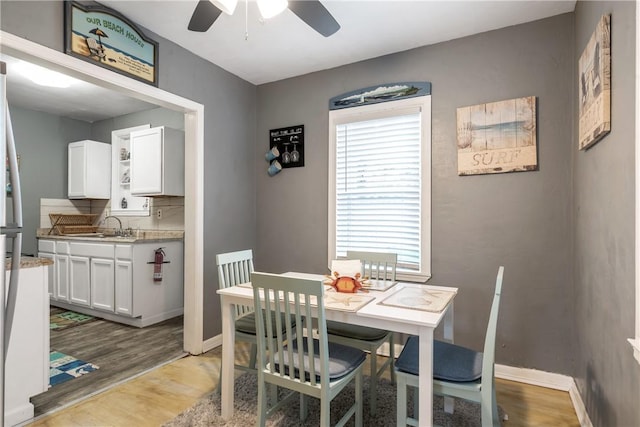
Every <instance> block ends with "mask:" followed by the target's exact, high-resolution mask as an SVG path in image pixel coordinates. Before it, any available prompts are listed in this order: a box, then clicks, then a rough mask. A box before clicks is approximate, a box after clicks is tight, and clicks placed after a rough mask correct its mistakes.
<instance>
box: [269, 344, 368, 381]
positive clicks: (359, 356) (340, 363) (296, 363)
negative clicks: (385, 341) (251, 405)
mask: <svg viewBox="0 0 640 427" xmlns="http://www.w3.org/2000/svg"><path fill="white" fill-rule="evenodd" d="M307 342H308V341H307V340H303V341H302V343H303V346H302V350H303V354H304V357H303V364H304V366H303V369H304V371H305V380H306V381H309V379H310V378H311V375H310V373H309V351H308V344H307ZM291 346H292V347H293V367H294V368H295V374H294V376H295V377H296V378H300V374H299V370H300V359H299V357H298V340H295V341H293V342H292V343H291ZM284 348H285V349H287V348H288V346H285V347H284ZM319 349H320V342H319V341H318V340H316V339H314V340H313V353H314V366H315V369H316V371H317V372H318V373H319V372H320V366H322V365H321V364H320V355H319ZM283 359H284V363H285V374H286V375H289V367H288V360H289V354H288V352H287V351H286V350H285V352H284V353H283ZM365 359H366V354H365V352H364V351H361V350H358V349H357V348H353V347H349V346H346V345H341V344H335V343H329V380H330V381H333V380H337V379H339V378H342V377H344V376H345V375H347V374H349V373H351V372H352V371H353V370H354V369H356V368H357V367H358V366H360V365H361V364H362V363H363V362H364V361H365ZM274 362H275V369H276V371H278V372H280V366H279V364H280V355H279V354H278V353H276V354H275V355H274ZM316 381H320V376H319V375H316Z"/></svg>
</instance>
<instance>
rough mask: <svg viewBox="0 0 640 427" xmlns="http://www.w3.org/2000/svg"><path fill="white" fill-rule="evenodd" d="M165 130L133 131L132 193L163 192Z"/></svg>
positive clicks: (158, 128) (160, 128)
mask: <svg viewBox="0 0 640 427" xmlns="http://www.w3.org/2000/svg"><path fill="white" fill-rule="evenodd" d="M163 130H164V129H163V128H162V127H157V128H151V129H146V130H142V131H137V132H132V133H131V140H130V142H131V184H130V189H131V194H140V195H145V194H162V153H163Z"/></svg>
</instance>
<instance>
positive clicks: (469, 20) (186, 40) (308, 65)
mask: <svg viewBox="0 0 640 427" xmlns="http://www.w3.org/2000/svg"><path fill="white" fill-rule="evenodd" d="M100 3H102V4H103V5H105V6H107V7H110V8H112V9H115V10H117V11H118V12H120V13H121V14H123V15H124V16H126V17H127V18H129V19H130V20H131V21H133V22H136V23H137V24H139V25H140V26H142V27H145V28H147V29H149V30H150V31H152V32H154V33H156V34H158V35H159V36H161V37H163V38H165V39H168V40H171V41H173V42H174V43H176V44H178V45H180V46H182V47H184V48H185V49H188V50H189V51H191V52H193V53H194V54H196V55H198V56H200V57H202V58H204V59H206V60H208V61H210V62H212V63H214V64H216V65H218V66H220V67H222V68H223V69H225V70H227V71H229V72H230V73H232V74H235V75H237V76H238V77H240V78H242V79H244V80H246V81H248V82H251V83H253V84H256V85H259V84H264V83H268V82H273V81H277V80H282V79H286V78H289V77H294V76H298V75H303V74H307V73H311V72H314V71H320V70H324V69H329V68H333V67H337V66H340V65H345V64H349V63H353V62H357V61H361V60H365V59H369V58H375V57H378V56H382V55H386V54H390V53H394V52H400V51H404V50H408V49H412V48H415V47H419V46H425V45H430V44H434V43H439V42H442V41H446V40H452V39H456V38H460V37H464V36H468V35H471V34H477V33H481V32H485V31H490V30H494V29H498V28H503V27H507V26H512V25H517V24H521V23H524V22H529V21H535V20H538V19H543V18H546V17H549V16H554V15H558V14H562V13H567V12H571V11H573V10H574V7H575V3H576V1H575V0H558V1H546V0H535V1H524V0H512V1H509V0H501V1H484V0H473V1H447V0H440V1H427V0H413V1H401V0H394V1H390V0H355V1H354V0H351V1H349V0H322V3H323V4H324V6H325V7H326V8H327V9H328V10H329V12H330V13H331V14H332V15H333V16H334V18H335V19H336V20H337V21H338V23H339V24H340V25H341V29H340V30H339V31H338V32H337V33H335V34H334V35H332V36H330V37H328V38H325V37H323V36H321V35H320V34H318V33H317V32H315V31H314V30H313V29H312V28H311V27H309V26H307V25H306V24H305V23H304V22H302V21H301V20H300V19H299V18H298V17H297V16H296V15H294V14H293V13H292V12H291V11H289V10H285V11H284V12H283V13H282V14H280V15H278V16H276V17H274V18H272V19H270V20H269V21H266V22H260V19H259V13H258V11H257V6H256V4H255V1H252V0H250V1H249V2H248V4H247V3H246V2H243V1H242V0H239V4H238V6H237V8H236V10H235V13H234V14H233V15H225V14H221V15H220V17H219V18H218V19H217V20H216V21H215V22H214V24H213V25H212V27H211V28H210V29H209V31H207V32H205V33H195V32H191V31H189V30H188V29H187V24H188V22H189V19H190V18H191V14H192V13H193V10H194V8H195V6H196V4H197V0H178V1H164V0H146V1H122V0H107V1H100ZM245 13H246V14H247V16H246V18H247V19H246V21H245ZM161 52H162V48H161ZM158 63H159V66H160V67H162V66H163V61H162V57H160V58H159V60H158ZM8 70H9V72H8V89H7V90H8V98H9V101H10V102H11V103H15V104H16V105H20V106H22V107H25V108H31V109H34V110H38V111H45V112H49V113H51V114H56V115H61V116H67V117H71V118H76V119H78V120H84V121H88V122H93V121H96V120H103V119H105V118H109V117H115V116H118V115H122V114H126V113H129V112H134V111H141V110H145V109H149V108H152V107H153V106H152V105H150V104H147V103H144V102H142V101H137V100H132V99H129V98H127V99H126V102H122V101H123V99H122V97H121V96H120V95H118V94H116V93H114V92H112V91H106V90H104V89H101V88H99V87H97V86H95V85H91V84H89V83H85V82H79V83H78V84H77V85H76V84H74V85H73V90H70V89H56V90H51V91H49V90H45V89H44V88H43V87H40V86H38V87H34V86H33V84H31V83H28V82H27V81H26V80H24V79H20V78H19V77H17V76H15V73H11V64H8ZM95 99H100V108H99V109H98V108H96V104H95V102H94V100H95ZM123 106H126V108H127V110H130V111H123Z"/></svg>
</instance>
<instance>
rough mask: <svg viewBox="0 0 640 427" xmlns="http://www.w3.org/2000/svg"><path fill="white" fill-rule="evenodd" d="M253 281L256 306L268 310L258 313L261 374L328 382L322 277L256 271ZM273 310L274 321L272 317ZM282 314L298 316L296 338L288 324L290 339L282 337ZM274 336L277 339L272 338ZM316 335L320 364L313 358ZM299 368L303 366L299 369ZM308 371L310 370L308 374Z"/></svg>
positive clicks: (318, 382)
mask: <svg viewBox="0 0 640 427" xmlns="http://www.w3.org/2000/svg"><path fill="white" fill-rule="evenodd" d="M251 283H252V285H253V296H254V301H255V306H256V307H258V306H261V307H263V309H264V310H265V313H266V314H265V316H256V326H257V328H256V329H257V331H258V336H257V338H258V365H259V369H260V371H261V374H269V375H277V376H280V377H288V378H289V379H295V380H297V381H300V382H301V383H306V384H309V385H312V386H316V385H319V384H321V383H322V382H323V381H329V362H328V361H329V357H328V354H329V350H328V345H327V330H326V320H325V316H324V303H323V293H324V286H323V284H322V280H309V279H300V278H293V277H284V276H280V275H275V274H269V273H256V272H254V273H253V274H252V275H251ZM272 313H273V315H274V316H275V319H276V320H275V322H274V321H272V320H271V318H272ZM281 316H283V317H284V318H285V319H287V318H290V317H293V318H294V319H295V325H296V326H295V338H294V334H293V333H292V331H291V327H290V326H287V337H289V340H288V341H285V340H284V339H283V336H282V334H281V332H279V331H278V329H280V331H282V324H281V320H280V319H281ZM314 325H317V332H316V333H317V335H314V329H315V328H314ZM273 328H275V329H273ZM274 336H276V337H277V338H275V339H271V338H269V337H274ZM314 338H317V339H318V340H319V342H320V343H321V344H320V349H319V359H320V363H319V366H318V363H317V361H316V360H315V358H314V357H313V354H314ZM294 340H295V341H296V345H297V348H298V351H297V355H296V354H294V351H293V350H294V349H293V341H294ZM323 342H324V345H323V344H322V343H323ZM304 347H306V348H307V350H308V355H307V354H305V353H304V352H303V351H302V350H303V348H304ZM276 361H277V364H278V366H277V367H276ZM298 367H299V368H300V369H297V368H298ZM305 370H306V371H307V372H308V374H307V375H306V376H305ZM318 379H319V380H318Z"/></svg>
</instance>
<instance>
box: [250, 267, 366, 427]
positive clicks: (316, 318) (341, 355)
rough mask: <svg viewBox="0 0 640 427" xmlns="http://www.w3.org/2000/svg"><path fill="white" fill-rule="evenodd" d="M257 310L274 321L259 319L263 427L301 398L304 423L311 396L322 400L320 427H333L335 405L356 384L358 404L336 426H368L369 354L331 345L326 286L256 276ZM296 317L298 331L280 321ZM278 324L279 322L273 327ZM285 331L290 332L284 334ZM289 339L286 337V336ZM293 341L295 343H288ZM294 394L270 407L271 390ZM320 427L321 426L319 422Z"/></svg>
mask: <svg viewBox="0 0 640 427" xmlns="http://www.w3.org/2000/svg"><path fill="white" fill-rule="evenodd" d="M251 284H252V286H253V298H254V305H255V306H256V307H263V309H264V310H265V312H270V313H271V315H270V316H269V315H267V316H256V330H257V331H258V333H257V338H258V423H257V425H258V426H264V425H265V423H266V420H267V417H268V416H269V415H271V414H272V413H273V412H274V411H276V410H278V409H279V408H281V407H282V406H284V405H286V404H288V403H289V402H290V401H291V400H292V399H294V398H295V397H297V396H298V395H299V398H300V419H301V420H302V421H304V420H305V419H306V418H307V415H308V408H307V396H311V397H315V398H317V399H320V420H319V424H316V425H319V426H322V427H328V426H329V425H331V423H330V421H331V413H330V407H331V401H332V400H333V399H334V398H335V397H336V396H337V395H338V394H339V393H340V392H341V391H342V390H343V389H344V388H345V387H346V386H347V385H348V384H350V383H351V382H352V381H355V402H354V404H353V405H352V406H351V407H349V408H348V409H346V411H345V413H344V415H342V416H341V418H340V420H339V421H338V422H337V423H336V425H338V426H343V425H344V424H345V423H346V422H347V421H348V420H350V419H351V417H355V425H356V426H357V427H361V426H362V406H363V405H362V381H363V379H362V369H363V368H362V366H363V364H364V361H365V360H366V355H365V353H364V352H363V351H361V350H358V349H356V348H352V347H348V346H344V345H340V344H335V343H330V342H329V341H328V339H327V325H326V319H325V309H324V284H323V281H322V280H310V279H302V278H294V277H284V276H280V275H276V274H268V273H253V274H252V275H251ZM289 316H293V317H294V318H295V324H296V325H297V326H296V328H295V330H294V329H293V328H292V327H291V325H290V324H288V323H287V324H285V325H283V324H282V322H281V321H279V319H282V318H287V317H289ZM273 319H275V321H273ZM283 326H284V328H283ZM285 334H286V335H285ZM286 337H289V340H288V341H287V340H286ZM268 385H272V386H273V385H275V386H278V387H283V388H286V389H289V390H290V392H289V393H288V394H287V395H286V396H285V397H283V398H282V399H281V400H280V401H274V400H273V399H271V405H269V406H268V402H267V386H268ZM314 424H315V422H314Z"/></svg>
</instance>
